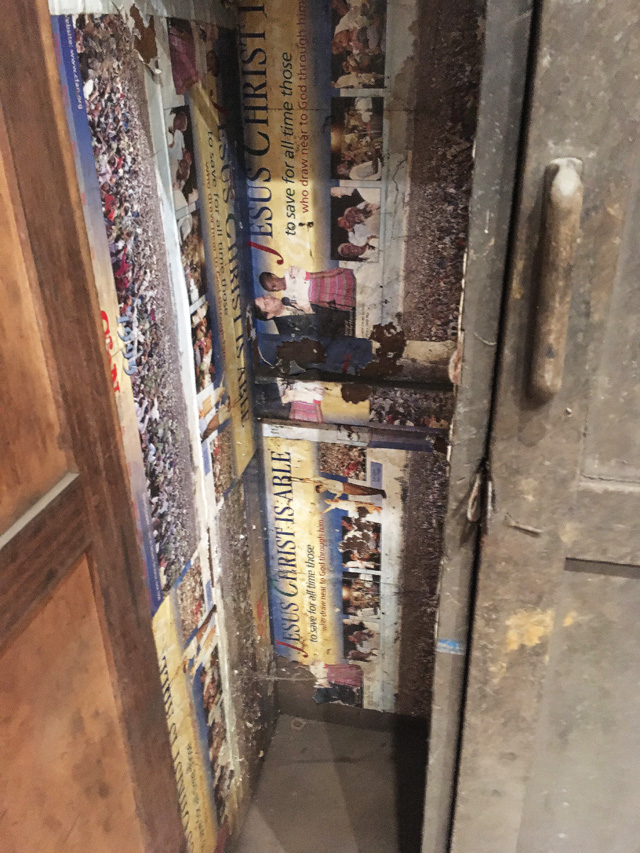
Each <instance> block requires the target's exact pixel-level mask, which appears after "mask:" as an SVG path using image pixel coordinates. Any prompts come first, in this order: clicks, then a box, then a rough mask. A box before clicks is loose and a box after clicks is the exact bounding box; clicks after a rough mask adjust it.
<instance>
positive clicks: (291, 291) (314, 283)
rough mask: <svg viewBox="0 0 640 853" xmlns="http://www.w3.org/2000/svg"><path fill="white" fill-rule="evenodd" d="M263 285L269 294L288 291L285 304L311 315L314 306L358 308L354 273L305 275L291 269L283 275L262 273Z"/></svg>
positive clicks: (337, 269)
mask: <svg viewBox="0 0 640 853" xmlns="http://www.w3.org/2000/svg"><path fill="white" fill-rule="evenodd" d="M260 285H261V287H262V288H263V289H264V290H266V291H268V292H269V293H275V292H277V291H285V295H284V297H283V300H282V301H283V303H284V304H285V305H289V306H291V307H292V308H294V309H296V308H297V309H298V310H299V311H303V312H304V313H310V312H312V311H313V307H312V306H314V305H319V306H321V307H323V308H333V309H335V310H337V311H351V310H353V309H354V308H355V307H356V277H355V275H354V272H353V270H350V269H345V268H344V267H334V268H333V269H330V270H323V271H321V272H305V271H304V270H302V269H300V268H299V267H289V269H288V270H287V271H286V272H285V274H284V276H277V275H275V274H274V273H272V272H263V273H261V274H260Z"/></svg>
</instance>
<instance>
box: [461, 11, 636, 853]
mask: <svg viewBox="0 0 640 853" xmlns="http://www.w3.org/2000/svg"><path fill="white" fill-rule="evenodd" d="M638 23H639V12H638V9H637V5H636V4H635V3H632V2H630V0H619V2H616V3H610V2H604V0H600V2H592V3H589V4H584V3H575V2H571V0H547V2H545V3H544V4H543V5H542V8H541V14H540V20H539V26H538V40H537V51H538V52H537V65H536V72H535V81H534V83H533V86H532V91H531V114H530V119H529V131H528V143H527V152H526V159H525V164H524V174H523V180H522V188H521V198H520V207H519V213H518V220H517V226H516V233H515V246H514V252H513V263H512V273H511V281H510V289H509V294H508V301H507V316H506V323H505V331H504V351H503V354H502V362H501V368H500V373H499V390H498V399H497V406H496V412H495V421H494V434H493V440H492V447H491V461H492V471H493V476H494V480H495V490H496V502H497V503H496V511H495V515H494V523H493V526H492V529H491V530H490V531H489V533H488V535H487V536H486V538H485V541H484V543H483V549H482V561H481V566H480V571H479V576H478V586H477V601H476V608H475V616H474V634H473V648H472V654H471V669H470V676H469V681H468V690H467V704H466V715H465V721H464V737H463V744H462V757H461V763H460V769H459V784H458V792H457V804H456V812H455V822H454V834H453V841H452V850H453V851H454V853H513V851H516V850H522V851H525V850H526V851H530V850H532V849H536V848H535V847H533V848H532V847H531V846H527V844H528V843H529V842H528V841H527V838H526V837H525V836H522V837H520V835H521V821H522V814H523V808H524V804H525V799H526V797H527V796H528V781H529V779H530V778H531V772H532V763H533V760H534V758H535V755H536V751H537V743H538V741H537V734H536V732H537V731H538V730H539V729H538V725H539V721H540V711H541V702H542V697H543V686H544V681H545V675H546V673H547V671H548V670H549V666H550V664H549V641H550V637H551V635H552V632H553V626H554V622H556V624H557V613H556V611H557V606H558V602H557V597H556V593H557V591H558V588H559V586H560V584H561V581H562V578H563V571H564V567H565V558H566V557H567V556H569V557H571V556H574V555H573V552H572V542H573V539H572V530H575V525H576V524H578V525H580V519H579V518H578V517H577V516H576V513H577V512H579V504H576V487H577V485H578V483H579V482H580V479H581V474H582V472H584V471H585V467H587V468H588V466H586V463H585V459H584V457H583V453H582V447H583V435H584V432H585V430H586V429H587V424H588V419H587V411H588V408H589V406H590V400H594V399H597V396H595V395H597V393H598V392H597V381H594V379H595V377H596V374H597V371H598V370H599V365H600V363H601V362H600V357H601V356H600V347H601V343H602V339H603V337H606V335H607V334H609V333H610V332H611V331H612V330H613V329H614V328H615V318H612V317H611V316H610V315H609V311H610V307H611V305H612V304H614V302H612V301H611V293H612V290H615V287H619V286H625V287H626V286H628V284H629V282H628V281H626V278H625V276H626V273H625V265H624V258H625V256H626V254H627V253H628V252H631V253H634V252H637V239H636V240H635V248H632V246H633V240H630V239H629V231H628V230H627V232H625V227H624V223H625V218H626V216H628V215H630V211H631V210H633V205H632V202H633V197H634V192H635V189H634V184H635V181H634V177H633V175H634V171H635V170H636V169H637V165H636V164H637V140H638V138H639V130H640V112H639V110H638V105H639V102H640V84H639V83H638V79H637V69H636V63H635V59H634V57H636V56H637V54H638V50H639V49H640V27H639V26H638ZM576 45H580V50H576ZM577 104H580V105H582V108H581V109H580V110H576V105H577ZM568 155H570V156H574V157H578V158H580V159H581V160H582V161H583V162H584V164H585V168H584V175H583V182H584V186H585V194H584V205H583V215H582V234H581V239H580V243H579V245H578V249H577V253H576V259H575V267H574V273H573V301H572V309H571V313H570V318H569V331H568V346H567V354H566V359H565V368H564V379H563V385H562V388H561V389H560V391H559V392H558V394H557V396H556V397H555V398H554V399H553V401H552V402H551V403H549V404H547V405H534V404H532V403H531V401H530V400H529V398H528V396H527V385H528V377H529V371H530V363H529V362H530V355H531V337H530V331H531V324H532V321H533V318H534V313H535V312H534V308H535V299H536V294H535V288H534V284H533V283H534V281H535V263H536V261H535V258H536V255H535V253H536V247H537V242H538V236H539V232H540V216H541V196H542V188H543V179H544V170H545V168H546V166H547V164H548V163H549V162H550V161H551V160H552V159H554V158H556V157H563V156H568ZM619 261H620V265H619ZM621 276H622V278H620V277H621ZM621 281H622V285H621V284H620V282H621ZM625 281H626V283H625ZM612 323H613V324H614V325H611V324H612ZM614 337H615V336H614ZM637 381H638V376H637V373H635V382H637ZM621 403H622V404H621ZM616 407H617V408H616V411H617V417H618V418H620V419H623V418H624V417H625V416H626V414H627V412H626V410H625V408H624V403H623V401H622V400H620V401H618V402H617V403H616ZM612 435H613V433H612ZM612 440H614V441H615V438H614V437H612ZM618 452H620V448H619V446H618V449H617V450H616V454H615V455H616V459H619V458H624V457H623V456H622V457H621V456H618ZM582 476H584V475H583V474H582ZM610 487H611V488H613V490H614V491H615V484H613V483H610ZM627 497H628V493H627V492H625V491H624V490H621V489H619V490H618V502H617V506H618V510H617V511H619V512H623V509H622V507H623V506H625V501H626V499H627ZM608 511H609V512H611V513H613V515H614V516H615V513H616V507H615V502H613V503H612V502H610V503H609V507H608ZM592 544H593V548H594V553H593V555H592V559H598V556H597V553H595V552H597V546H598V542H597V541H594V542H593V543H592ZM626 556H627V558H629V557H630V556H632V555H629V554H627V555H626ZM633 562H635V563H637V562H638V559H637V558H636V559H635V560H633ZM603 606H604V602H603ZM594 688H595V686H594ZM588 701H589V702H592V701H594V693H593V691H591V693H590V694H589V698H588ZM541 725H542V726H544V719H543V721H542V724H541ZM619 816H620V818H621V819H622V814H621V813H619ZM547 819H548V820H549V819H550V818H549V814H548V813H547ZM586 819H589V815H588V814H587V815H586ZM612 819H614V820H617V817H616V816H615V815H612ZM523 831H524V830H523ZM559 831H561V830H559ZM590 844H591V845H592V846H591V847H587V848H585V847H584V846H580V845H578V846H577V847H576V846H575V845H574V846H573V847H570V848H566V849H572V850H573V849H580V850H589V849H590V850H592V851H594V853H595V851H596V850H598V851H599V850H601V849H602V848H601V847H598V846H597V840H596V838H595V836H594V837H593V840H592V841H591V842H590ZM594 844H595V845H596V846H593V845H594ZM541 849H549V848H547V847H543V848H541ZM553 849H556V848H555V847H554V848H553Z"/></svg>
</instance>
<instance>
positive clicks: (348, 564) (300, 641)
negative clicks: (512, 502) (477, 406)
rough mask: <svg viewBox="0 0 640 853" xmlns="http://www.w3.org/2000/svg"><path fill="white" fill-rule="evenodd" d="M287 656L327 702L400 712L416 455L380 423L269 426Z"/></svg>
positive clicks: (280, 617) (273, 573)
mask: <svg viewBox="0 0 640 853" xmlns="http://www.w3.org/2000/svg"><path fill="white" fill-rule="evenodd" d="M263 437H264V438H263V440H264V457H265V466H266V475H265V476H266V484H267V494H268V508H267V516H268V531H269V551H270V572H269V598H270V604H271V621H272V628H273V635H274V643H275V649H276V652H277V654H280V655H283V656H284V657H287V658H289V659H290V660H295V661H298V662H299V663H301V664H303V665H305V666H307V667H308V668H309V669H310V670H311V671H312V672H313V674H314V675H315V677H316V691H315V694H314V699H315V701H316V702H318V703H324V702H342V703H343V704H347V705H354V706H358V707H364V708H372V709H376V710H379V711H394V710H395V695H396V693H397V679H398V652H397V649H398V645H397V637H398V636H399V633H400V631H401V624H400V621H401V614H400V608H399V606H398V595H399V589H400V584H401V567H402V559H403V533H402V531H403V513H404V497H403V493H404V492H406V488H407V482H406V480H407V477H406V473H407V465H408V461H409V455H410V453H419V452H423V453H427V452H432V451H433V445H432V444H431V443H430V442H428V441H425V440H422V441H420V440H415V441H412V442H408V443H407V442H402V443H397V442H395V441H394V442H390V441H388V440H385V439H384V437H381V436H380V435H379V434H376V433H372V432H370V431H369V430H364V429H363V430H356V429H352V430H349V431H348V432H345V431H341V430H336V429H331V428H325V429H320V428H313V427H310V426H307V427H302V426H299V427H296V426H279V425H275V424H264V425H263Z"/></svg>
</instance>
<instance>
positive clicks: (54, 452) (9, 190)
mask: <svg viewBox="0 0 640 853" xmlns="http://www.w3.org/2000/svg"><path fill="white" fill-rule="evenodd" d="M20 219H21V217H20V198H19V194H18V189H17V186H16V183H15V179H14V176H13V174H12V172H11V170H8V169H7V165H6V163H5V162H4V160H0V270H2V275H0V401H2V417H1V418H0V533H2V532H3V531H4V530H6V528H7V527H9V525H10V524H12V523H13V522H14V521H15V520H16V519H17V518H18V517H19V516H20V515H21V514H22V513H23V512H25V511H26V510H27V509H28V508H29V506H30V505H31V504H32V503H34V502H35V501H36V500H37V499H38V498H39V497H41V496H42V495H43V494H44V493H45V492H46V491H48V490H49V489H50V488H51V487H52V486H53V485H54V484H55V483H56V482H57V481H58V480H59V479H60V478H61V477H62V476H63V474H64V473H65V471H66V470H67V468H68V460H67V457H66V454H65V452H64V450H63V449H62V448H61V447H60V440H61V428H60V421H59V418H58V412H57V406H56V400H55V397H54V391H53V389H52V385H51V380H50V378H49V372H48V368H49V359H47V358H46V357H45V349H44V346H43V343H42V340H41V337H40V330H39V325H38V316H37V310H38V306H37V302H36V299H34V295H33V293H32V291H31V287H30V284H33V281H31V282H30V278H31V279H33V277H34V271H33V264H32V261H31V258H30V257H29V245H28V240H27V239H26V235H25V234H24V227H23V223H22V222H21V221H20Z"/></svg>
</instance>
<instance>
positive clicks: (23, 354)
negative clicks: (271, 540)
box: [0, 0, 186, 853]
mask: <svg viewBox="0 0 640 853" xmlns="http://www.w3.org/2000/svg"><path fill="white" fill-rule="evenodd" d="M0 401H1V409H0V767H1V768H2V771H1V772H0V849H2V850H3V851H6V853H13V851H15V853H24V851H26V850H38V851H42V853H46V851H51V853H54V851H55V853H62V851H78V853H86V851H87V850H95V851H118V852H119V853H122V851H127V853H128V851H132V853H133V852H134V851H142V850H144V851H149V853H151V851H153V853H159V851H171V853H175V851H180V850H184V849H186V847H185V841H184V835H183V832H182V827H181V823H180V817H179V810H178V797H177V790H176V783H175V778H174V774H173V767H172V761H171V753H170V748H169V741H168V734H167V728H166V722H165V716H164V706H163V700H162V692H161V688H160V678H159V674H158V666H157V659H156V653H155V648H154V643H153V636H152V632H151V618H150V611H149V603H148V596H147V591H146V587H145V582H144V573H143V564H142V558H141V555H140V549H139V544H138V534H137V528H136V521H135V517H134V515H133V510H132V504H131V498H130V494H129V490H128V478H127V471H126V465H125V460H124V453H123V448H122V442H121V436H120V428H119V423H118V417H117V412H116V406H115V401H114V399H113V395H112V391H111V382H110V377H109V372H108V364H107V355H106V352H105V348H104V341H103V335H102V329H101V324H100V311H99V308H98V302H97V297H96V292H95V285H94V282H93V278H92V267H91V259H90V254H89V247H88V244H87V239H86V234H85V232H84V223H83V219H82V209H81V202H80V197H79V192H78V188H77V184H76V178H75V171H74V168H73V162H72V152H71V148H70V140H69V138H68V135H67V129H66V121H65V116H64V111H63V105H62V102H61V95H60V85H59V80H58V75H57V69H56V64H55V56H54V48H53V39H52V35H51V26H50V19H49V14H48V9H47V4H46V0H38V2H36V0H16V2H12V3H10V4H7V6H6V8H4V9H3V25H2V27H0Z"/></svg>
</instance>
